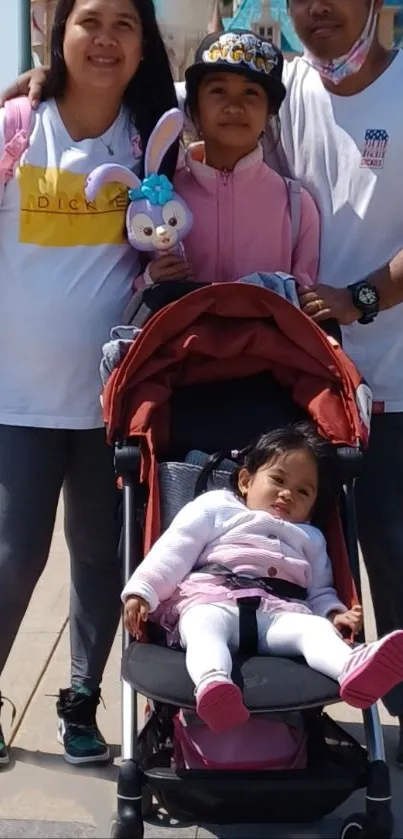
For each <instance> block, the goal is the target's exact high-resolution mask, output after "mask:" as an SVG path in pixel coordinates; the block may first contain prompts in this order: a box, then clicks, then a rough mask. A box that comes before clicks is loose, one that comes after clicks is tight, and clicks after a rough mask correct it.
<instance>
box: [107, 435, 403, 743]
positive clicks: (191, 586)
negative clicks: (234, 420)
mask: <svg viewBox="0 0 403 839" xmlns="http://www.w3.org/2000/svg"><path fill="white" fill-rule="evenodd" d="M334 460H335V453H334V449H333V448H332V447H331V446H330V444H329V443H327V441H325V440H324V439H323V438H320V437H319V436H318V435H317V433H316V432H315V430H314V429H313V427H311V426H309V425H308V424H305V425H295V426H290V427H287V428H285V429H284V430H279V431H274V432H271V433H268V434H265V435H263V436H261V437H260V439H259V440H258V441H257V443H256V444H254V445H253V446H252V448H251V449H250V450H249V451H248V452H247V454H246V456H245V458H244V461H243V464H242V465H241V466H240V467H239V468H238V469H237V470H236V471H235V472H234V473H233V475H232V476H231V481H232V485H233V491H232V492H231V491H229V490H225V489H221V490H215V491H212V492H208V493H206V494H204V495H201V496H199V498H196V499H195V500H194V501H191V502H190V503H189V504H188V505H186V506H185V507H184V508H183V509H182V510H181V512H180V513H179V514H178V515H177V516H176V517H175V519H174V520H173V522H172V524H171V525H170V527H169V528H168V530H166V531H165V533H164V534H163V535H162V536H161V537H160V539H159V540H158V541H157V542H156V543H155V545H154V546H153V547H152V549H151V551H150V553H149V554H148V555H147V556H146V558H145V559H144V561H143V562H142V563H141V564H140V565H139V567H138V568H137V569H136V571H135V572H134V574H133V576H132V577H131V579H130V580H129V582H128V583H127V585H126V587H125V589H124V592H123V599H124V601H125V622H126V627H127V629H129V631H130V632H131V634H132V635H134V636H137V637H139V636H140V634H141V622H142V621H146V620H147V618H148V615H149V614H150V615H151V618H152V615H153V614H154V615H156V619H157V620H159V622H160V623H162V625H163V626H164V627H165V628H167V629H172V627H173V625H175V623H176V622H177V621H178V634H179V638H180V642H181V645H182V646H183V647H184V648H185V649H186V666H187V670H188V672H189V675H190V677H191V679H192V681H193V682H194V684H195V696H196V709H197V713H198V715H199V717H200V718H201V719H202V720H203V721H204V722H205V723H206V724H207V725H208V726H209V728H210V729H211V730H212V731H214V732H217V733H219V732H221V731H224V730H226V729H229V728H232V727H234V726H238V725H240V724H241V723H243V722H245V721H246V720H247V719H248V718H249V711H248V710H247V708H246V707H245V704H244V701H243V696H242V692H241V690H240V688H239V687H238V686H237V685H235V684H234V682H233V681H232V678H231V671H232V658H231V652H236V651H237V650H238V649H239V608H238V602H239V601H240V602H241V606H240V608H241V609H242V604H243V605H244V606H246V608H248V602H247V601H248V598H252V599H253V605H254V609H255V610H256V619H257V638H258V651H259V653H260V654H271V655H281V656H298V655H302V656H304V658H305V660H306V662H307V664H308V665H309V666H310V667H312V668H314V669H315V670H318V671H319V672H321V673H324V674H325V675H327V676H329V677H330V678H332V679H335V680H338V681H339V683H340V696H341V698H342V699H343V700H344V701H346V702H348V703H349V704H351V705H353V706H356V707H357V708H362V709H364V708H368V707H369V706H370V705H372V704H373V703H374V702H376V701H377V700H378V699H379V698H381V697H382V696H384V695H385V694H386V693H387V692H388V691H389V690H391V688H393V687H394V686H395V685H396V684H397V683H398V682H400V681H402V680H403V632H401V631H397V632H393V633H391V634H390V635H387V636H386V637H385V638H383V639H381V640H380V641H376V642H373V643H372V644H368V645H367V646H365V647H363V646H361V645H360V646H358V647H349V646H348V645H347V644H346V642H345V641H343V639H342V637H341V635H340V634H339V632H338V631H337V630H340V631H344V630H348V629H350V630H352V631H353V632H354V633H355V634H358V632H359V631H360V629H361V626H362V609H361V606H358V605H357V606H353V608H352V609H350V610H347V608H346V607H345V606H344V605H343V604H342V603H341V602H340V600H339V598H338V596H337V594H336V591H335V589H334V588H333V578H332V567H331V563H330V560H329V558H328V556H327V552H326V545H325V540H324V537H323V535H322V534H321V532H320V531H319V530H318V529H317V528H315V527H314V526H313V525H312V524H311V523H310V522H311V520H312V517H313V516H314V514H315V511H316V512H317V511H318V508H320V507H321V508H322V512H323V508H324V507H326V506H327V504H328V503H329V501H331V502H332V504H334V499H335V488H336V487H335V484H334V483H333V486H332V467H333V465H334ZM332 490H333V491H332ZM276 583H277V585H276ZM256 598H257V599H258V602H256ZM161 607H162V608H161Z"/></svg>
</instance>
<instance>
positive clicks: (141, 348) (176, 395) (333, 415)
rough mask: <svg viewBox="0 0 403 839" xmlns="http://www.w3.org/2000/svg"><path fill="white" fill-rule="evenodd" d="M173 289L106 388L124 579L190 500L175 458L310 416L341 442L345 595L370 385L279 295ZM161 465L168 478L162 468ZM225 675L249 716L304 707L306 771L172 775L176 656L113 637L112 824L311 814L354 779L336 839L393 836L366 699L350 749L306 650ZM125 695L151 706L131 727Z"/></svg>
mask: <svg viewBox="0 0 403 839" xmlns="http://www.w3.org/2000/svg"><path fill="white" fill-rule="evenodd" d="M182 290H183V291H185V290H186V291H187V289H185V287H184V286H182ZM153 293H154V292H153ZM180 294H181V291H179V292H178V289H177V288H176V289H175V290H173V292H172V298H171V299H172V300H174V302H172V303H170V304H168V305H165V306H164V308H163V309H162V310H161V311H159V312H158V311H157V312H156V313H155V314H154V315H153V316H152V317H151V319H150V320H149V321H148V323H147V324H146V326H145V328H144V330H143V332H142V334H141V335H140V337H138V338H137V340H136V342H135V343H134V344H133V346H132V347H131V349H130V351H129V353H128V354H127V356H126V357H125V359H124V360H123V362H122V363H121V364H120V366H119V367H118V368H117V370H115V371H114V373H113V375H112V377H111V379H110V380H109V382H108V384H107V386H106V389H105V392H104V411H105V419H106V423H107V428H108V434H109V440H110V441H111V442H113V443H114V444H115V447H116V448H115V452H116V467H117V473H118V475H119V476H120V480H121V484H122V488H123V505H124V527H123V543H124V544H123V547H124V579H125V581H127V580H128V578H129V576H130V575H131V574H132V571H133V569H134V567H135V565H136V563H138V562H140V561H141V559H142V557H143V555H144V553H145V552H146V551H147V550H148V549H149V547H150V546H151V544H152V543H153V541H154V540H155V538H156V537H157V536H158V535H159V533H160V531H161V529H163V528H165V527H166V526H167V525H168V524H169V521H170V520H171V519H172V517H173V515H174V514H175V513H176V512H177V510H178V509H179V508H180V507H181V506H182V505H183V504H184V503H186V502H187V501H189V500H191V498H192V497H193V495H192V493H193V491H194V481H193V483H192V481H189V480H188V470H189V464H187V463H186V462H185V461H186V457H187V455H188V453H189V452H190V451H191V450H194V449H198V450H199V451H202V452H204V453H205V454H206V455H211V454H212V453H214V452H218V451H219V452H228V451H229V450H231V449H235V448H236V449H240V448H242V447H243V446H246V445H247V444H248V443H250V442H251V440H253V439H254V438H255V437H256V436H257V435H258V434H260V433H261V432H262V431H265V430H268V429H269V428H277V427H280V426H282V425H284V424H286V423H289V422H294V421H298V420H299V419H301V418H306V417H307V416H309V417H310V418H311V419H313V420H314V422H315V423H316V425H317V428H318V430H319V431H320V432H322V433H323V434H325V435H326V436H327V438H328V439H329V440H331V441H332V443H333V444H334V445H335V446H337V448H338V452H339V454H340V461H341V464H342V469H343V482H344V490H343V493H342V498H341V499H340V515H339V513H338V511H335V514H334V516H332V519H331V521H329V522H328V523H327V526H326V527H325V531H326V537H327V541H328V547H329V553H330V556H331V559H332V563H333V569H334V578H335V585H336V588H337V589H338V593H339V596H340V597H341V599H342V600H343V601H344V602H345V603H346V604H347V605H349V604H351V603H352V601H353V599H354V595H355V587H354V582H353V575H354V577H355V580H356V588H357V590H358V592H360V584H359V565H358V549H357V537H356V528H355V515H354V500H353V482H354V478H355V476H356V475H357V473H358V469H359V464H360V460H361V452H362V449H363V448H364V447H365V445H366V442H367V438H368V427H369V416H370V410H371V401H370V393H369V391H368V388H367V387H366V385H365V384H364V383H363V382H362V380H361V378H360V376H359V374H358V373H357V371H356V369H355V367H354V365H353V364H352V363H351V362H350V360H349V359H348V358H347V357H346V356H345V355H344V353H343V351H342V350H341V348H340V346H339V345H337V344H336V342H335V341H334V340H333V339H330V338H329V337H328V336H327V335H326V334H325V333H324V331H322V329H320V328H319V327H318V326H316V325H315V324H314V323H313V322H312V321H310V320H309V319H308V318H307V317H306V316H305V315H304V314H302V313H301V312H300V311H299V310H298V309H296V308H295V307H293V306H292V305H291V304H289V303H288V302H286V301H285V300H283V299H282V298H281V297H280V296H278V295H276V294H273V293H272V292H270V291H267V290H265V289H262V288H258V287H254V286H250V285H242V284H233V286H232V288H231V289H229V287H228V285H221V284H217V285H213V286H205V287H203V288H198V289H197V290H196V291H192V292H191V293H190V294H187V295H186V296H182V298H181V299H178V297H179V296H180ZM164 302H165V303H167V302H168V300H167V291H166V289H165V290H164ZM151 308H152V307H151ZM167 465H168V467H170V469H168V473H169V475H170V477H171V478H172V475H173V476H174V480H169V481H166V480H165V479H164V476H165V477H166V474H167V472H166V466H167ZM192 469H193V470H196V472H197V471H199V472H200V470H201V467H200V466H197V465H196V466H195V465H193V466H192ZM148 627H150V630H151V625H150V624H148ZM235 671H236V673H237V678H239V681H238V684H240V685H241V686H242V687H243V692H244V699H245V704H246V705H247V707H248V708H249V710H250V711H251V712H252V713H253V712H255V713H259V712H260V713H262V712H264V713H265V714H267V713H278V712H284V711H290V710H291V709H293V710H299V711H301V712H302V713H303V715H304V719H305V723H306V730H307V735H308V754H309V759H308V765H307V768H305V769H302V770H299V769H295V770H292V771H290V770H287V771H253V772H245V771H237V770H235V771H234V770H231V771H228V770H227V771H215V770H211V771H203V770H181V771H178V770H177V769H176V768H175V766H174V765H173V764H172V754H173V746H172V740H173V717H174V714H175V713H176V711H177V710H178V708H184V709H192V708H194V695H193V685H192V683H191V681H190V679H189V677H188V675H187V672H186V669H185V655H184V653H183V652H181V651H178V650H175V649H171V648H168V647H167V646H164V643H163V640H162V639H161V638H160V637H158V635H152V634H151V632H150V635H149V642H148V643H137V642H135V641H133V640H132V639H131V638H130V637H128V635H127V633H125V634H124V649H123V662H122V676H123V735H122V737H123V741H122V765H121V768H120V772H119V780H118V806H117V817H116V820H115V821H114V822H113V825H112V833H111V835H112V836H114V837H117V839H124V838H125V837H131V839H140V837H143V829H144V828H143V818H144V816H145V814H146V813H147V811H148V809H149V807H150V803H151V802H152V799H153V797H155V798H156V799H157V801H158V802H159V804H160V805H161V806H162V807H163V808H165V810H166V811H167V812H168V814H169V815H170V816H171V817H172V818H175V819H178V820H179V821H192V822H195V821H196V822H197V821H205V822H210V823H221V824H224V823H246V822H249V823H251V822H255V823H258V822H290V821H293V822H313V821H317V820H319V819H321V818H323V817H324V816H325V815H327V814H329V813H330V812H332V811H333V810H334V809H336V808H337V807H338V806H339V805H340V804H342V803H343V802H344V801H345V800H346V799H347V798H348V797H349V796H350V795H351V793H352V792H353V791H355V790H357V789H361V788H365V789H366V812H365V813H362V814H355V815H352V816H351V817H350V818H349V819H348V820H347V821H346V823H345V824H344V826H343V828H342V831H341V834H340V836H341V839H358V837H361V838H362V839H390V837H391V836H392V829H393V826H392V814H391V795H390V782H389V773H388V768H387V765H386V762H385V754H384V746H383V737H382V730H381V725H380V721H379V716H378V711H377V708H376V707H372V708H370V709H369V710H368V711H366V712H365V713H364V725H365V736H366V749H363V748H362V747H361V746H360V745H359V744H358V743H357V742H356V741H355V740H354V739H353V738H352V737H351V736H350V735H348V734H347V733H346V732H345V731H343V729H341V728H340V727H339V726H337V725H336V724H335V723H333V721H331V720H330V719H329V718H328V717H327V716H326V714H325V713H324V712H323V708H324V707H325V706H326V705H330V704H332V703H336V702H338V701H340V699H339V691H338V685H337V684H336V683H335V682H334V681H333V680H331V679H329V678H327V677H326V676H323V675H321V674H319V673H318V672H316V671H313V670H311V669H309V668H308V667H307V666H306V664H305V663H304V662H303V661H301V660H290V659H285V658H277V657H276V658H275V657H273V658H271V657H257V656H254V655H239V656H236V657H234V673H235ZM137 692H139V693H140V694H141V695H143V696H145V697H147V698H148V702H149V713H148V717H147V720H146V723H145V726H144V728H143V729H142V731H141V733H140V734H138V733H137ZM290 794H291V795H292V803H293V806H292V808H290V805H289V801H290Z"/></svg>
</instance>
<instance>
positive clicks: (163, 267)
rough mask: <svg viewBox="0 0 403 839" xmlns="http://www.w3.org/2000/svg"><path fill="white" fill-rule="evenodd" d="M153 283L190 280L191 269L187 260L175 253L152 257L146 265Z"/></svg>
mask: <svg viewBox="0 0 403 839" xmlns="http://www.w3.org/2000/svg"><path fill="white" fill-rule="evenodd" d="M148 271H149V274H150V277H151V279H152V281H153V283H163V282H166V281H168V282H169V281H172V280H190V279H191V278H192V269H191V267H190V265H189V263H188V262H186V260H185V259H183V258H182V257H181V256H178V254H177V253H167V254H165V255H164V256H160V257H158V259H154V261H153V262H151V263H150V265H149V267H148Z"/></svg>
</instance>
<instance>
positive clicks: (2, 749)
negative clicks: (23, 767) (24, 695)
mask: <svg viewBox="0 0 403 839" xmlns="http://www.w3.org/2000/svg"><path fill="white" fill-rule="evenodd" d="M5 702H8V703H9V705H11V707H12V709H13V711H12V715H11V725H12V724H13V722H14V720H15V715H16V707H15V705H14V702H11V699H7V697H6V696H2V695H1V693H0V711H1V709H2V707H3V705H4V703H5ZM7 763H10V755H9V751H8V748H7V746H6V741H5V738H4V734H3V729H2V727H1V725H0V766H6V765H7Z"/></svg>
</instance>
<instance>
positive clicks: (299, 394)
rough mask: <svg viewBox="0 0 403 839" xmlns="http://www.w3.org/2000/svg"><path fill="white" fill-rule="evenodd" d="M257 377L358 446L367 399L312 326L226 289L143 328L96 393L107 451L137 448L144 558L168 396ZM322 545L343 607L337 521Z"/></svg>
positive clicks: (276, 301) (153, 519)
mask: <svg viewBox="0 0 403 839" xmlns="http://www.w3.org/2000/svg"><path fill="white" fill-rule="evenodd" d="M263 371H271V372H272V374H273V375H274V377H275V378H276V379H277V381H278V382H279V383H280V384H282V385H283V386H285V387H287V388H289V389H290V390H291V392H292V396H293V399H294V401H295V403H296V404H297V405H299V406H300V407H302V408H303V409H305V410H306V411H307V413H308V414H309V415H310V416H311V418H312V420H313V421H314V422H315V424H316V426H317V429H318V431H319V432H320V433H321V434H323V435H324V436H325V437H327V438H328V439H329V440H330V441H331V442H332V443H334V444H335V445H341V446H356V445H357V444H358V443H361V444H362V445H366V443H367V440H368V428H369V415H370V392H369V390H368V388H367V386H366V385H365V384H364V382H363V381H362V378H361V376H360V374H359V373H358V371H357V370H356V368H355V366H354V364H353V363H352V362H351V361H350V359H349V358H348V357H347V356H346V355H345V354H344V352H343V350H342V349H341V347H339V346H338V345H336V342H334V341H332V340H331V339H329V338H328V337H327V336H326V335H325V333H324V332H323V331H322V330H321V329H320V328H319V327H318V326H317V325H316V324H315V323H313V321H311V320H310V319H309V318H308V317H306V316H305V315H304V314H303V313H302V312H300V311H299V310H298V309H297V308H296V307H294V306H292V305H291V304H290V303H288V302H287V301H285V300H284V299H283V298H282V297H280V296H279V295H277V294H275V293H273V292H271V291H267V290H266V289H263V288H260V287H257V286H252V285H246V284H245V285H243V284H241V283H233V284H228V283H226V284H215V285H210V286H206V287H204V288H202V289H199V290H197V291H194V292H192V293H191V294H188V295H186V296H185V297H183V298H182V299H180V300H179V301H177V302H175V303H172V304H170V305H169V306H167V307H165V308H164V309H162V310H161V311H160V312H158V313H157V314H156V315H154V316H153V317H152V318H151V320H150V321H149V322H148V323H147V324H146V326H145V327H144V330H143V332H142V334H141V335H140V336H139V337H138V338H137V339H136V341H135V342H134V343H133V346H132V347H131V348H130V350H129V352H128V354H127V355H126V357H125V358H124V360H123V361H122V363H121V364H120V366H119V367H118V368H117V369H116V370H115V371H114V372H113V374H112V376H111V378H110V379H109V381H108V383H107V385H106V388H105V391H104V397H103V404H104V417H105V421H106V424H107V430H108V438H109V441H110V442H113V441H114V440H116V439H121V440H124V439H125V438H128V437H137V438H139V439H140V442H141V450H142V456H143V458H142V480H143V481H145V482H146V483H147V484H148V486H149V490H150V495H149V504H148V509H147V516H146V527H145V546H144V547H145V551H147V550H148V549H149V548H150V547H151V544H152V543H153V541H154V540H155V538H157V537H158V535H159V531H160V519H159V496H158V481H157V468H158V467H157V457H158V452H159V451H160V450H161V449H162V448H164V446H166V445H167V442H168V439H169V403H170V397H171V394H172V392H173V390H174V389H176V388H178V387H183V386H185V385H194V384H197V383H206V382H213V381H215V382H217V381H223V380H228V379H235V378H237V379H239V378H241V377H247V376H251V375H253V374H256V373H261V372H263ZM262 430H263V429H262ZM326 535H327V539H328V545H329V553H330V555H331V558H332V562H333V567H334V574H335V582H336V587H337V588H338V592H339V595H340V597H342V599H343V600H344V602H345V603H346V605H349V603H351V601H352V599H353V597H354V588H353V584H352V580H351V574H350V569H349V566H348V558H347V554H346V550H345V545H344V538H343V536H342V531H341V526H340V522H339V518H338V516H337V515H336V516H334V517H332V521H331V522H330V523H329V528H328V530H327V534H326Z"/></svg>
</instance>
